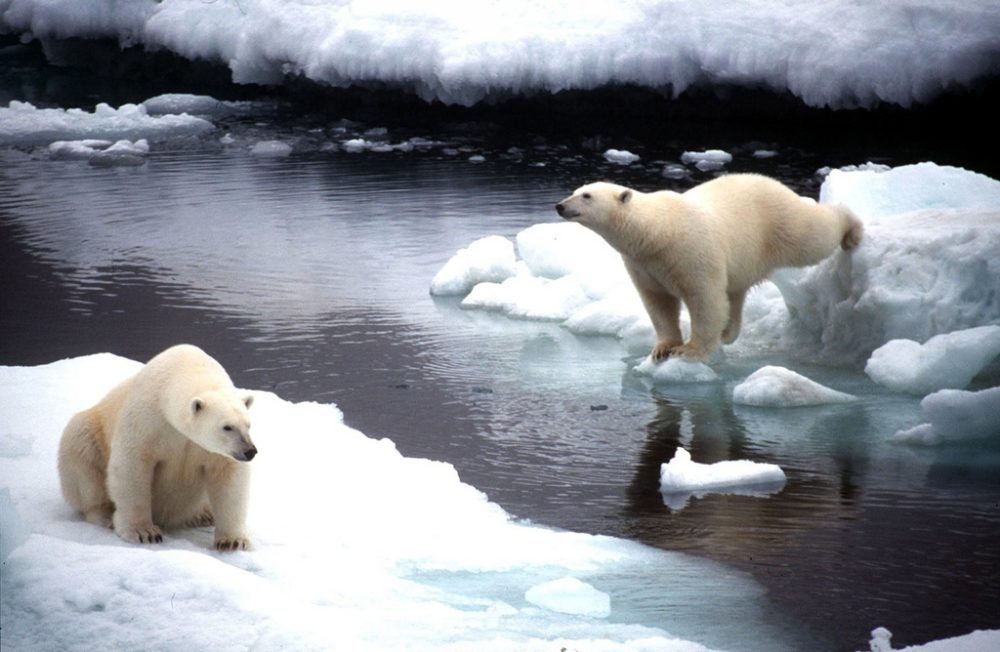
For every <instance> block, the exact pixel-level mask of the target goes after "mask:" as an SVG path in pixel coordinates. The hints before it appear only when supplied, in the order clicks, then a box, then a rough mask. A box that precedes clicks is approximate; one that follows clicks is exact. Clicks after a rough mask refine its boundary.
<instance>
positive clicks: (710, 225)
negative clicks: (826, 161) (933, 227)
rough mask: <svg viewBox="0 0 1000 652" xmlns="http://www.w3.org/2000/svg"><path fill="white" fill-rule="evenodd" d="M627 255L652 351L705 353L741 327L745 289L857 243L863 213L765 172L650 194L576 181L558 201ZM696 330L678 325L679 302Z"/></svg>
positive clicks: (656, 356) (660, 354)
mask: <svg viewBox="0 0 1000 652" xmlns="http://www.w3.org/2000/svg"><path fill="white" fill-rule="evenodd" d="M556 211H557V212H558V213H559V215H561V216H562V217H563V218H565V219H567V220H571V221H574V222H579V223H580V224H582V225H584V226H586V227H588V228H590V229H592V230H593V231H595V232H597V233H598V234H599V235H601V236H602V237H603V238H604V239H605V240H607V241H608V243H609V244H610V245H611V246H612V247H614V248H615V249H616V250H618V252H619V253H620V254H621V255H622V259H623V260H624V261H625V268H626V269H627V270H628V273H629V276H631V278H632V282H633V283H634V284H635V287H636V289H637V290H638V292H639V296H640V297H641V298H642V302H643V305H644V306H645V307H646V310H647V312H649V316H650V319H651V320H652V322H653V327H654V328H655V329H656V337H657V342H656V346H655V347H653V351H652V353H651V354H650V355H651V356H652V358H653V360H656V361H658V360H662V359H663V358H666V357H668V356H682V357H685V358H692V359H705V358H707V357H708V356H709V355H711V353H712V352H713V351H714V350H715V349H716V348H717V347H718V346H719V342H720V340H721V341H722V342H724V343H726V344H729V343H732V342H733V341H734V340H735V339H736V337H737V336H738V335H739V332H740V322H741V320H742V313H743V301H744V299H745V298H746V293H747V291H748V290H749V289H750V288H751V287H753V286H754V285H755V284H757V283H759V282H760V281H762V280H764V279H765V278H766V277H767V275H768V274H770V273H771V271H773V270H774V269H775V268H778V267H803V266H806V265H813V264H815V263H818V262H819V261H821V260H822V259H824V258H826V257H827V256H829V255H830V254H831V253H832V252H833V251H834V250H835V249H836V248H837V245H840V246H841V247H842V248H843V249H844V250H851V249H853V248H855V247H857V246H858V244H860V242H861V237H862V231H863V229H862V225H861V221H860V220H859V219H858V218H857V217H856V216H855V215H854V213H852V212H851V211H850V209H848V208H846V207H844V206H839V205H838V206H825V205H821V204H817V203H816V202H815V201H813V200H811V199H806V198H804V197H800V196H799V195H797V194H795V193H794V192H793V191H792V190H790V189H789V188H787V187H786V186H784V185H782V184H781V183H780V182H778V181H775V180H774V179H770V178H768V177H765V176H761V175H757V174H730V175H726V176H722V177H719V178H717V179H713V180H711V181H707V182H705V183H703V184H701V185H699V186H696V187H694V188H692V189H690V190H688V191H687V192H684V193H676V192H672V191H669V190H664V191H659V192H653V193H643V192H638V191H635V190H631V189H629V188H625V187H623V186H618V185H614V184H611V183H604V182H600V183H592V184H590V185H586V186H583V187H581V188H578V189H577V190H576V191H575V192H574V193H573V194H572V195H571V196H570V197H568V198H566V199H564V200H563V201H561V202H559V203H558V204H556ZM681 301H683V302H684V303H685V305H687V307H688V312H689V313H690V315H691V338H690V339H689V340H688V342H687V343H686V344H685V343H684V341H683V338H682V335H681V329H680V302H681Z"/></svg>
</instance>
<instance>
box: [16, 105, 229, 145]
mask: <svg viewBox="0 0 1000 652" xmlns="http://www.w3.org/2000/svg"><path fill="white" fill-rule="evenodd" d="M212 129H214V126H213V125H212V123H211V122H209V121H207V120H204V119H202V118H198V117H195V116H191V115H187V114H183V113H182V114H181V115H160V116H152V115H149V114H148V112H147V111H146V108H145V107H144V106H143V105H141V104H139V105H136V104H123V105H122V106H120V107H118V108H117V109H115V108H112V107H110V106H108V105H107V104H104V103H101V104H98V105H97V106H96V107H95V108H94V111H93V112H88V111H84V110H82V109H39V108H36V107H35V106H33V105H31V104H29V103H28V102H16V101H15V102H11V103H10V105H9V106H8V107H7V108H0V145H46V144H49V143H53V142H55V141H60V140H62V141H72V140H76V141H79V140H90V141H96V140H105V141H116V140H130V141H139V140H142V139H149V140H162V139H165V138H180V137H185V136H199V135H202V134H204V133H207V132H209V131H211V130H212Z"/></svg>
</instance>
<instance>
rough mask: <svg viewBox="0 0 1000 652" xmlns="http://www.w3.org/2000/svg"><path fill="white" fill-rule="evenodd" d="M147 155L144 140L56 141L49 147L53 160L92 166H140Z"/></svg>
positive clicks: (146, 146) (147, 147)
mask: <svg viewBox="0 0 1000 652" xmlns="http://www.w3.org/2000/svg"><path fill="white" fill-rule="evenodd" d="M147 154H149V143H148V142H147V141H146V140H145V139H139V140H137V141H135V142H132V141H130V140H119V141H117V142H114V143H112V142H111V141H109V140H98V139H84V140H57V141H56V142H54V143H52V144H50V145H49V155H50V156H51V157H52V158H54V159H64V160H86V161H89V162H90V163H91V164H92V165H99V166H106V167H111V166H116V165H124V166H129V165H133V166H134V165H142V164H143V163H145V162H146V155H147Z"/></svg>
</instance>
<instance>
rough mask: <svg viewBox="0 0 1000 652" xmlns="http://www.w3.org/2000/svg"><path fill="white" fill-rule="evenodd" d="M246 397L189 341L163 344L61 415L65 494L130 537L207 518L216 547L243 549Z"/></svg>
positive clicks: (139, 538)
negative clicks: (80, 407) (89, 400)
mask: <svg viewBox="0 0 1000 652" xmlns="http://www.w3.org/2000/svg"><path fill="white" fill-rule="evenodd" d="M252 402H253V397H252V396H251V395H249V394H244V393H240V392H239V391H238V390H237V389H236V388H235V387H234V386H233V383H232V381H231V380H230V379H229V375H228V374H227V373H226V370H225V369H223V368H222V365H220V364H219V363H218V362H216V361H215V360H214V359H213V358H211V357H210V356H209V355H208V354H207V353H205V352H204V351H202V350H201V349H199V348H198V347H195V346H191V345H189V344H181V345H178V346H174V347H171V348H169V349H167V350H166V351H163V352H162V353H160V354H159V355H157V356H156V357H154V358H153V359H152V360H150V361H149V362H148V363H147V364H146V366H144V367H143V368H142V369H141V370H140V371H139V372H138V373H137V374H136V375H134V376H132V377H131V378H128V379H126V380H125V381H123V382H122V383H121V384H119V385H118V386H117V387H115V388H114V389H112V390H111V391H110V392H109V393H108V394H107V396H105V397H104V398H103V399H101V400H100V402H98V403H97V405H95V406H93V407H91V408H89V409H87V410H84V411H83V412H79V413H77V414H76V415H74V416H73V418H72V419H70V422H69V423H68V424H67V426H66V429H65V430H64V431H63V434H62V440H61V441H60V443H59V478H60V481H61V483H62V490H63V495H64V496H65V498H66V501H67V502H68V503H69V504H70V505H71V506H72V507H74V508H75V509H77V510H78V511H80V512H81V513H82V514H83V516H84V518H86V520H87V521H89V522H91V523H95V524H97V525H101V526H104V527H113V528H114V530H115V532H116V533H117V534H118V536H120V537H121V538H123V539H125V540H126V541H131V542H132V543H154V542H156V543H158V542H160V541H162V540H163V532H162V531H161V530H160V528H161V527H163V528H166V529H170V528H176V527H197V526H204V525H211V524H212V523H215V547H216V548H217V549H218V550H245V549H247V548H249V546H250V540H249V538H248V537H247V534H246V524H245V521H246V511H247V496H248V493H249V488H250V487H249V481H250V476H249V473H250V470H249V466H248V465H247V464H245V463H246V462H249V461H250V460H251V459H253V457H254V456H255V455H256V454H257V449H256V447H255V446H254V444H253V442H252V441H251V440H250V418H249V416H248V414H247V408H249V407H250V404H251V403H252Z"/></svg>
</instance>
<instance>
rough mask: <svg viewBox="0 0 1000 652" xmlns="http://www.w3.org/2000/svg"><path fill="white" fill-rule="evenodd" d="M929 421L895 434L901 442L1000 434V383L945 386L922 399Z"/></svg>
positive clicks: (923, 410) (983, 437) (897, 441)
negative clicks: (963, 387)
mask: <svg viewBox="0 0 1000 652" xmlns="http://www.w3.org/2000/svg"><path fill="white" fill-rule="evenodd" d="M920 411H921V413H922V414H923V416H924V418H925V419H927V423H923V424H921V425H919V426H916V427H914V428H910V429H909V430H901V431H899V432H897V433H895V434H894V435H893V436H892V441H894V442H896V443H900V444H923V445H933V444H938V443H941V442H944V441H961V440H982V439H998V438H1000V387H993V388H991V389H984V390H980V391H978V392H967V391H963V390H959V389H942V390H941V391H939V392H934V393H933V394H931V395H929V396H925V397H924V399H923V400H922V401H920Z"/></svg>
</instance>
